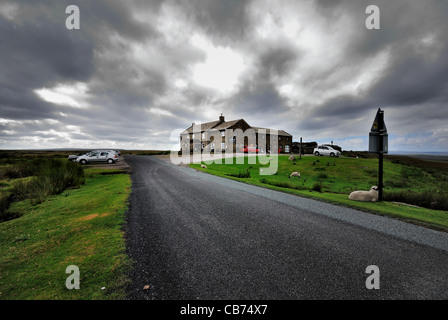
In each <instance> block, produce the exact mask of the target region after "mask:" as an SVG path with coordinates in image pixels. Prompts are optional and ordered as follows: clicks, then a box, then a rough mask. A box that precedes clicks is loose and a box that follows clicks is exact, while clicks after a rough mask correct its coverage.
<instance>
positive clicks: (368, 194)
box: [348, 186, 378, 202]
mask: <svg viewBox="0 0 448 320" xmlns="http://www.w3.org/2000/svg"><path fill="white" fill-rule="evenodd" d="M348 198H349V199H350V200H354V201H366V202H370V201H372V202H376V201H378V187H377V186H373V187H372V188H370V190H369V191H353V192H352V193H350V195H349V196H348Z"/></svg>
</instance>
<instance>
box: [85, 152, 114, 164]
mask: <svg viewBox="0 0 448 320" xmlns="http://www.w3.org/2000/svg"><path fill="white" fill-rule="evenodd" d="M118 159H119V157H118V154H117V153H116V152H115V151H108V150H103V151H92V152H89V153H87V154H84V155H82V156H79V157H78V158H77V159H76V162H79V163H80V164H87V163H97V162H107V163H109V164H112V163H114V162H115V161H118Z"/></svg>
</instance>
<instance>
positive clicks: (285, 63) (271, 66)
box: [259, 43, 300, 77]
mask: <svg viewBox="0 0 448 320" xmlns="http://www.w3.org/2000/svg"><path fill="white" fill-rule="evenodd" d="M299 57H300V54H299V53H298V52H297V50H295V49H294V48H293V47H292V46H291V45H289V46H288V44H287V43H285V44H281V45H278V46H275V47H271V48H268V49H267V50H266V51H265V52H263V53H262V54H261V55H260V62H259V70H260V73H261V75H262V76H263V77H266V76H267V77H273V76H274V77H275V76H281V75H283V74H285V73H287V72H289V71H290V68H291V67H292V64H293V63H294V61H295V60H296V59H299Z"/></svg>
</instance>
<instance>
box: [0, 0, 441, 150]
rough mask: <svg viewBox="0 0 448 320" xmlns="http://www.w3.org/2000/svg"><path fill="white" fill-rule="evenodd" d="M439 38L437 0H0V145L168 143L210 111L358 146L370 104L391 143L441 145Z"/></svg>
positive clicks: (396, 146) (362, 145)
mask: <svg viewBox="0 0 448 320" xmlns="http://www.w3.org/2000/svg"><path fill="white" fill-rule="evenodd" d="M370 4H374V5H377V6H378V7H379V8H380V27H381V29H379V30H369V29H367V28H366V27H365V21H366V19H367V18H368V16H369V14H366V7H367V6H368V5H370ZM68 5H77V6H78V7H79V10H80V29H79V30H69V29H67V28H66V26H65V22H66V19H67V17H68V16H69V14H67V13H65V10H66V7H67V6H68ZM447 34H448V1H444V0H427V1H418V0H387V1H385V0H384V1H380V0H375V1H359V0H352V1H349V0H347V1H345V0H338V1H336V0H332V1H330V0H327V1H324V0H314V1H313V0H301V1H298V0H291V1H277V0H276V1H273V0H271V1H263V0H253V1H242V0H221V1H218V0H193V1H162V0H160V1H158V0H157V1H156V0H153V1H137V0H134V1H118V0H117V1H112V0H95V1H79V0H69V1H64V0H54V1H51V0H48V1H38V0H20V1H16V0H14V1H4V0H2V1H1V2H0V70H1V72H0V148H1V149H22V148H70V147H73V148H75V147H76V148H78V147H80V148H94V147H115V148H125V149H171V148H172V146H173V145H178V144H177V143H176V142H175V141H173V140H172V139H173V137H177V135H178V133H179V132H180V131H181V130H183V129H186V128H187V127H189V126H190V125H191V123H192V122H198V121H202V122H207V121H213V120H217V118H218V116H219V115H220V113H223V114H224V115H225V117H226V119H227V120H234V119H239V118H244V119H245V120H246V121H247V122H248V123H249V124H251V125H253V126H258V127H267V128H275V129H282V130H285V131H287V132H289V133H290V134H292V135H293V136H294V140H296V141H298V140H299V139H300V137H303V139H304V140H305V141H318V142H319V143H329V142H330V141H334V143H336V144H339V145H340V146H341V147H342V148H343V149H346V150H350V149H352V150H366V149H367V147H368V142H367V141H368V139H367V138H368V133H369V130H370V126H371V125H372V122H373V119H374V117H375V114H376V111H377V109H378V107H381V108H382V109H384V110H385V119H386V124H387V128H388V131H389V149H390V150H391V151H394V150H395V151H396V150H420V151H445V152H447V151H448V126H447V123H448V108H447V106H448V105H447V102H448V43H447V42H448V37H447Z"/></svg>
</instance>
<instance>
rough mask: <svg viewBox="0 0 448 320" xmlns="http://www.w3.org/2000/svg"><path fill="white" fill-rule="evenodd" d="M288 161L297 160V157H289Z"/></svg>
mask: <svg viewBox="0 0 448 320" xmlns="http://www.w3.org/2000/svg"><path fill="white" fill-rule="evenodd" d="M288 160H290V161H294V160H296V157H294V156H289V158H288Z"/></svg>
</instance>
